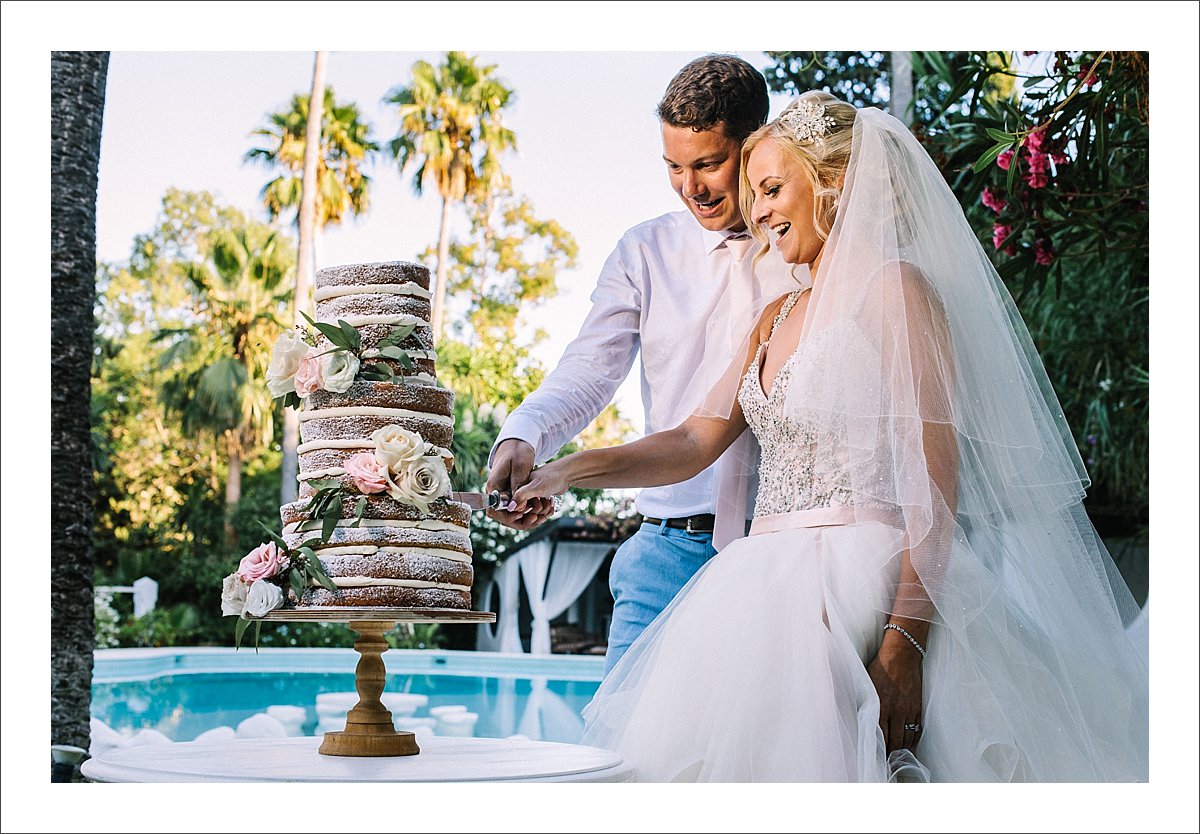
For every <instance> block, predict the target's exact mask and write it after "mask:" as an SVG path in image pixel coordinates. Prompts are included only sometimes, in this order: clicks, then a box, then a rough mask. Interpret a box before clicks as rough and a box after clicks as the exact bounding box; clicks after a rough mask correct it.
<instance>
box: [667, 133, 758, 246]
mask: <svg viewBox="0 0 1200 834" xmlns="http://www.w3.org/2000/svg"><path fill="white" fill-rule="evenodd" d="M662 136H663V161H665V162H666V163H667V173H668V174H669V175H670V178H671V188H673V189H674V191H675V193H676V194H678V195H679V197H680V199H682V200H683V203H684V205H686V206H687V207H688V211H690V212H691V213H692V216H693V217H695V218H696V220H697V221H698V222H699V223H700V225H701V226H703V227H704V228H705V229H708V230H709V231H713V232H719V231H724V230H727V229H728V230H730V231H741V230H742V229H744V228H746V224H745V223H743V222H742V215H741V212H740V211H739V210H738V199H737V198H738V165H739V162H740V160H739V157H738V153H739V151H740V150H741V142H738V141H737V140H736V139H731V138H730V137H729V136H727V135H725V129H724V125H722V124H718V125H716V126H715V127H713V128H711V129H709V130H692V129H691V128H690V127H674V126H672V125H668V124H663V125H662Z"/></svg>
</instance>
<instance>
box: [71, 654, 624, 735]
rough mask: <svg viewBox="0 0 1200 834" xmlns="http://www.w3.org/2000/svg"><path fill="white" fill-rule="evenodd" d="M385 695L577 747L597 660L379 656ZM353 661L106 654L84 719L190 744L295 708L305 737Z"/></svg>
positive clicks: (348, 687)
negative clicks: (322, 699) (276, 709)
mask: <svg viewBox="0 0 1200 834" xmlns="http://www.w3.org/2000/svg"><path fill="white" fill-rule="evenodd" d="M383 657H384V661H385V664H386V666H387V670H388V677H387V684H386V686H385V688H384V691H385V692H410V693H416V694H421V695H425V696H427V697H428V699H429V701H428V704H427V705H426V706H425V707H422V708H420V709H418V710H417V712H416V714H415V715H416V717H421V716H425V715H427V714H428V710H429V709H431V708H433V707H438V706H451V705H462V706H465V707H466V708H467V710H469V711H470V712H473V713H476V714H477V715H478V716H479V718H478V722H477V723H476V724H475V727H474V732H473V735H475V736H480V737H490V738H505V737H507V736H510V735H514V734H521V735H525V736H528V737H529V738H540V739H542V740H545V741H565V742H576V741H578V740H579V735H580V733H581V732H582V730H583V721H582V718H581V717H580V711H581V710H582V709H583V707H584V706H585V705H586V704H587V703H588V701H590V700H591V698H592V695H593V694H595V692H596V689H597V687H598V686H599V681H600V677H601V673H602V670H603V658H600V657H579V656H569V655H552V656H549V657H546V656H538V657H535V656H531V655H508V654H497V653H491V652H451V651H405V650H391V651H388V652H386V653H385V654H384V656H383ZM357 661H358V654H357V653H355V652H354V651H353V650H351V649H269V650H268V649H263V650H260V651H259V653H258V654H255V653H254V652H253V650H250V651H247V650H245V649H243V650H241V651H239V652H236V653H235V652H233V651H232V650H227V649H207V648H196V649H108V650H102V651H97V652H96V666H95V671H94V673H93V684H92V717H94V718H98V719H100V720H101V721H103V722H105V723H106V724H108V725H109V726H110V727H112V728H113V729H115V730H117V731H119V732H122V733H123V734H127V735H128V734H132V733H134V732H136V731H138V730H141V729H147V728H149V729H154V730H158V731H159V732H161V733H163V734H165V735H166V736H167V737H169V738H170V739H172V740H173V741H191V740H192V739H194V738H195V737H196V736H197V735H199V734H200V733H202V732H204V731H205V730H210V729H213V728H216V727H220V726H229V727H237V725H238V723H239V722H241V721H242V720H244V719H246V718H249V717H250V716H252V715H254V714H255V713H260V712H265V711H266V710H267V708H268V707H270V706H273V705H289V706H298V707H303V708H304V709H305V710H306V715H307V718H306V720H305V722H304V731H305V733H307V734H312V733H313V732H314V731H315V729H316V725H317V718H318V717H317V712H316V697H317V695H318V694H320V693H323V692H352V691H353V690H354V667H355V664H356V663H357Z"/></svg>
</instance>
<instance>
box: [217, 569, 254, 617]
mask: <svg viewBox="0 0 1200 834" xmlns="http://www.w3.org/2000/svg"><path fill="white" fill-rule="evenodd" d="M249 592H250V585H249V584H248V583H246V582H243V581H242V578H241V577H240V576H238V575H237V574H236V573H231V574H229V576H227V577H225V579H224V580H223V581H222V582H221V616H222V617H229V616H234V617H240V616H242V611H244V610H245V608H246V595H247V594H248V593H249Z"/></svg>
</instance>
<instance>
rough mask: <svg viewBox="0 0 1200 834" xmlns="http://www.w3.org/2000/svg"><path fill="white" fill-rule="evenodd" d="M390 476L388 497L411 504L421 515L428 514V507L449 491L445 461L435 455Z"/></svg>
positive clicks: (448, 476) (448, 478)
mask: <svg viewBox="0 0 1200 834" xmlns="http://www.w3.org/2000/svg"><path fill="white" fill-rule="evenodd" d="M390 474H391V481H390V483H389V484H388V495H390V496H391V497H392V498H394V499H396V500H397V501H401V502H403V503H405V504H412V505H413V506H414V507H417V508H418V509H419V510H420V511H421V512H423V513H427V512H429V505H430V504H431V503H433V502H434V501H436V500H437V499H438V498H441V497H442V496H443V495H445V494H446V493H447V492H449V491H450V473H449V472H447V471H446V461H444V460H443V459H442V458H441V457H439V456H436V455H430V456H428V457H423V458H421V459H419V460H417V461H415V462H413V463H410V464H408V465H406V466H404V467H403V468H402V469H400V470H399V471H391V472H390Z"/></svg>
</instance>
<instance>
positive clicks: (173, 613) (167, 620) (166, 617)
mask: <svg viewBox="0 0 1200 834" xmlns="http://www.w3.org/2000/svg"><path fill="white" fill-rule="evenodd" d="M200 629H201V622H200V610H199V608H198V607H197V606H196V605H195V604H194V603H190V602H183V603H176V604H174V605H171V606H167V607H163V606H159V607H157V608H155V609H154V610H153V611H151V612H149V613H147V614H143V615H142V616H140V617H129V618H128V619H124V620H122V621H121V624H120V628H119V635H120V637H119V639H120V643H121V645H122V646H133V647H137V648H160V647H163V646H186V645H188V644H190V643H192V642H193V641H194V640H195V638H196V636H197V635H198V634H199V633H200Z"/></svg>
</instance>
